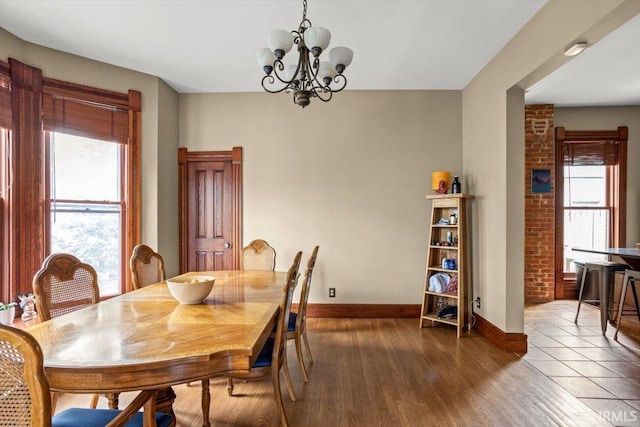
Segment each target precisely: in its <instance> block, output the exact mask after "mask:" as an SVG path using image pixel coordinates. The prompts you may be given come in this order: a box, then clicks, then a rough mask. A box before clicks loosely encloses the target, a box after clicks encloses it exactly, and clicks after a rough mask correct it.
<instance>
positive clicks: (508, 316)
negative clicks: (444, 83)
mask: <svg viewBox="0 0 640 427" xmlns="http://www.w3.org/2000/svg"><path fill="white" fill-rule="evenodd" d="M639 10H640V2H637V1H624V0H610V1H599V2H596V1H592V2H585V3H581V7H575V2H569V1H554V0H551V1H549V2H548V3H547V4H546V5H545V6H544V7H543V8H542V9H541V10H540V12H539V13H538V14H537V15H536V16H534V17H533V18H532V19H531V21H530V22H529V23H528V24H527V25H526V26H525V27H524V28H523V29H522V30H521V31H520V32H518V34H516V36H515V37H514V38H513V39H512V40H510V41H509V43H507V45H506V46H505V47H504V48H503V49H502V50H501V51H500V52H499V53H498V54H497V55H496V56H495V57H494V58H493V59H492V60H491V61H490V62H489V63H488V64H487V66H486V67H485V68H484V69H483V70H482V71H481V72H480V73H478V74H477V75H476V76H475V77H474V78H473V80H472V81H471V82H470V83H469V84H468V85H467V86H466V87H465V88H464V90H463V95H462V117H463V127H462V131H463V165H464V176H465V178H466V179H467V182H469V183H470V184H471V185H470V188H469V190H470V192H471V193H473V194H475V195H476V200H475V202H474V204H473V216H474V218H475V219H476V222H475V224H474V225H476V227H475V228H474V234H473V238H474V241H473V257H474V261H475V262H474V265H473V277H474V280H473V282H474V283H473V294H474V295H481V296H483V300H482V302H483V303H482V309H481V310H478V312H479V314H480V315H481V316H483V317H484V318H486V319H487V320H489V321H490V322H491V323H493V324H494V325H496V326H498V327H499V328H500V329H502V330H504V331H506V332H516V333H517V332H522V331H523V330H524V320H523V309H522V306H523V302H522V300H521V298H523V293H522V289H523V287H524V277H523V268H522V261H521V260H520V256H519V255H518V256H517V257H516V258H515V259H513V261H514V262H511V261H510V257H511V256H512V255H507V251H508V250H509V248H511V247H517V246H518V245H519V244H520V243H519V242H520V241H522V235H521V234H522V233H523V232H524V220H523V217H522V214H521V213H522V206H521V204H522V200H523V198H522V194H521V192H522V191H523V190H522V188H523V187H524V186H523V185H522V181H521V182H520V183H519V184H518V185H520V187H521V190H520V192H517V191H513V189H512V187H511V186H510V185H508V182H509V179H510V178H511V176H510V171H512V163H511V162H512V161H514V159H515V161H517V162H520V165H521V166H518V167H524V164H523V163H522V162H521V160H520V155H519V154H518V153H516V152H514V151H513V149H512V147H510V145H511V144H512V142H513V141H512V140H511V138H512V135H514V134H513V133H512V132H513V126H514V124H513V123H511V124H509V123H508V122H509V121H510V120H511V121H513V120H518V121H520V120H523V119H522V118H520V119H517V118H513V115H509V113H508V110H509V109H510V108H511V105H512V104H513V103H514V99H513V98H512V97H511V96H510V98H509V102H508V101H507V91H508V90H509V89H510V88H511V87H512V86H514V85H518V84H520V87H521V88H522V89H526V87H528V85H531V84H533V83H535V82H536V81H538V79H540V78H542V77H544V76H545V75H546V74H548V73H549V72H551V71H553V70H554V69H555V68H554V67H558V66H559V65H560V64H561V63H562V62H563V61H566V60H567V59H566V58H564V57H563V55H562V52H563V50H564V48H565V47H566V46H568V45H570V44H571V43H572V42H573V41H575V40H576V39H578V38H579V37H582V36H583V35H584V34H589V35H590V37H589V38H588V40H589V41H590V42H594V41H597V40H598V38H597V37H602V36H604V35H606V34H607V33H608V32H609V31H611V29H613V28H616V27H617V26H619V25H621V24H622V23H624V22H626V20H628V19H630V18H631V17H633V16H634V15H636V14H637V13H639ZM524 82H526V84H525V83H524ZM511 95H512V96H513V94H511ZM523 132H524V130H523ZM514 154H515V157H514ZM514 242H516V244H514Z"/></svg>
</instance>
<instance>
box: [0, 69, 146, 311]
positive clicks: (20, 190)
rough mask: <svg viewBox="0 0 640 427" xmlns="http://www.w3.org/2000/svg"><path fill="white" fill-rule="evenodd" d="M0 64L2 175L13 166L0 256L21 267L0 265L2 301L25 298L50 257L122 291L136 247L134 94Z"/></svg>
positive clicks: (105, 291)
mask: <svg viewBox="0 0 640 427" xmlns="http://www.w3.org/2000/svg"><path fill="white" fill-rule="evenodd" d="M3 66H4V67H5V68H6V69H7V70H8V73H7V74H8V76H9V89H10V90H11V91H13V90H15V91H16V92H17V95H12V96H10V104H9V108H10V110H11V114H10V116H11V123H12V124H13V128H12V132H11V133H10V134H9V135H10V138H9V141H8V143H7V146H8V148H6V149H4V151H0V156H1V157H0V161H2V166H3V169H2V170H3V176H5V175H7V172H5V170H7V168H8V166H10V165H14V166H15V165H17V166H15V167H14V168H13V169H14V170H15V171H14V172H12V176H11V185H9V186H8V188H7V190H6V195H4V196H1V195H0V197H4V200H3V202H4V204H3V205H2V207H3V209H2V210H0V222H1V223H2V228H1V230H2V231H3V233H4V234H2V235H1V237H2V245H3V248H7V250H6V251H3V255H2V256H4V257H5V259H7V260H10V259H20V260H21V262H20V263H10V262H8V261H7V264H8V267H9V268H8V270H9V273H8V274H7V275H6V276H7V277H6V279H5V280H4V282H3V283H2V297H3V298H6V299H8V300H15V298H16V297H17V295H18V294H19V293H26V292H30V291H31V280H32V278H33V274H34V273H35V272H36V271H37V270H38V269H39V268H40V266H41V264H42V262H43V260H44V258H45V257H46V256H48V255H49V254H51V253H53V252H69V253H72V254H74V255H76V256H77V257H78V258H80V259H81V260H82V261H84V262H87V263H89V264H91V265H93V266H94V267H95V268H96V270H97V271H98V280H99V284H100V287H101V296H108V295H113V294H119V293H121V292H125V291H126V290H127V289H129V286H130V279H129V274H128V270H127V269H128V267H127V266H128V258H129V255H130V254H131V252H132V251H133V247H134V246H135V245H136V244H138V243H139V242H140V110H141V108H140V107H141V98H140V93H139V92H136V91H129V92H128V93H117V92H112V91H107V90H103V89H97V88H92V87H88V86H83V85H78V84H74V83H69V82H64V81H60V80H55V79H48V78H43V77H42V72H41V71H40V70H38V69H37V68H33V67H30V66H28V65H26V64H22V63H20V62H19V61H15V60H10V61H9V64H8V65H7V64H4V65H3V63H2V62H0V71H2V69H3ZM3 99H4V98H2V95H0V109H1V106H2V105H3ZM2 117H3V115H2V111H1V110H0V123H2ZM16 126H18V127H17V128H16ZM9 169H11V168H9ZM3 179H4V180H5V181H6V178H3ZM0 182H3V181H0ZM5 253H6V254H7V255H4V254H5ZM3 261H4V259H3ZM5 295H6V297H5Z"/></svg>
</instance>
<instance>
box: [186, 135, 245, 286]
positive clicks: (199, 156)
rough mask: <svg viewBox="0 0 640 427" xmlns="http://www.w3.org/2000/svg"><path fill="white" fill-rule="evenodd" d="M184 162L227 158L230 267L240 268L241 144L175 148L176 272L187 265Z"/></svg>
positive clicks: (224, 160) (225, 159) (221, 160)
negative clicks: (223, 148)
mask: <svg viewBox="0 0 640 427" xmlns="http://www.w3.org/2000/svg"><path fill="white" fill-rule="evenodd" d="M188 162H231V177H232V178H231V180H232V182H231V236H230V239H229V240H230V242H231V259H232V268H233V269H234V270H240V252H241V250H242V147H233V148H232V149H231V151H188V150H187V149H186V148H178V176H179V181H178V203H179V212H178V222H179V224H180V227H179V239H180V244H179V246H180V248H179V253H180V264H179V268H180V273H181V274H182V273H186V272H187V271H186V269H187V241H188V238H187V237H188V224H187V219H188V218H187V212H188V189H187V170H188V168H187V166H188Z"/></svg>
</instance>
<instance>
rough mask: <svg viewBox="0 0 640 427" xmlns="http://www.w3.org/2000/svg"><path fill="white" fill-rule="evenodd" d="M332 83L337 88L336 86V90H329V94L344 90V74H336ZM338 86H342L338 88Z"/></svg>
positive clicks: (345, 85) (345, 82)
mask: <svg viewBox="0 0 640 427" xmlns="http://www.w3.org/2000/svg"><path fill="white" fill-rule="evenodd" d="M333 82H334V83H337V84H338V85H339V86H337V88H335V89H334V88H330V89H331V92H340V91H341V90H342V89H344V88H345V87H347V78H346V77H345V76H344V74H338V75H337V76H335V77H334V78H333ZM340 84H342V85H341V86H340Z"/></svg>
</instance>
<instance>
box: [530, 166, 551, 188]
mask: <svg viewBox="0 0 640 427" xmlns="http://www.w3.org/2000/svg"><path fill="white" fill-rule="evenodd" d="M531 192H532V193H551V169H533V170H532V171H531Z"/></svg>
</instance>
